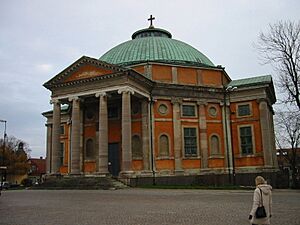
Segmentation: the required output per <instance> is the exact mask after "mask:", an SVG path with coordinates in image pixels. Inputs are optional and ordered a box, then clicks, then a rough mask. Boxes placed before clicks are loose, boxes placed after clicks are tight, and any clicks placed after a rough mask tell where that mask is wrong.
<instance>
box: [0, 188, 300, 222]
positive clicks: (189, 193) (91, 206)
mask: <svg viewBox="0 0 300 225" xmlns="http://www.w3.org/2000/svg"><path fill="white" fill-rule="evenodd" d="M251 204H252V191H239V190H234V191H223V190H222V191H221V190H152V189H123V190H60V191H58V190H57V191H49V190H21V191H4V192H3V194H2V196H1V197H0V224H1V225H2V224H3V225H29V224H37V225H39V224H45V225H85V224H86V225H116V224H117V225H127V224H128V225H147V224H149V225H150V224H153V225H167V224H172V225H176V224H178V225H179V224H180V225H190V224H201V225H221V224H222V225H224V224H225V225H244V224H245V225H246V224H249V222H248V220H247V218H248V214H249V211H250V208H251ZM299 212H300V191H295V190H274V191H273V217H272V225H285V224H286V225H299V224H300V215H299Z"/></svg>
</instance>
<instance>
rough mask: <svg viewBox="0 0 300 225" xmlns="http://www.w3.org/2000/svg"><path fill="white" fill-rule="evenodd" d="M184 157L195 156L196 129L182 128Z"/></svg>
mask: <svg viewBox="0 0 300 225" xmlns="http://www.w3.org/2000/svg"><path fill="white" fill-rule="evenodd" d="M183 130H184V155H185V156H186V157H189V156H197V131H196V128H184V129H183Z"/></svg>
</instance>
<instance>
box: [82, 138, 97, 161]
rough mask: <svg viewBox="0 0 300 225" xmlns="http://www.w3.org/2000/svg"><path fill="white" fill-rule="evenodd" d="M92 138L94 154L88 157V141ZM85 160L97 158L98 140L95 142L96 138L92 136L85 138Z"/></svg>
mask: <svg viewBox="0 0 300 225" xmlns="http://www.w3.org/2000/svg"><path fill="white" fill-rule="evenodd" d="M89 140H91V141H92V142H93V151H92V153H93V156H92V157H87V142H88V141H89ZM84 150H85V151H84V160H86V161H91V160H96V142H95V139H94V138H92V137H88V138H86V140H85V149H84Z"/></svg>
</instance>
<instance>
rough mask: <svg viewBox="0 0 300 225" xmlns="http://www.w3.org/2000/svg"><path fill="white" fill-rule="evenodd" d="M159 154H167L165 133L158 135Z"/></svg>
mask: <svg viewBox="0 0 300 225" xmlns="http://www.w3.org/2000/svg"><path fill="white" fill-rule="evenodd" d="M159 156H169V138H168V136H167V135H165V134H163V135H161V136H160V137H159Z"/></svg>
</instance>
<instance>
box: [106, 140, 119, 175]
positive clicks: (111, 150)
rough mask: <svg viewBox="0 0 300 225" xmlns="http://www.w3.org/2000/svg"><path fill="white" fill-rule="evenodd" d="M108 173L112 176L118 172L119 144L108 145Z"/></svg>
mask: <svg viewBox="0 0 300 225" xmlns="http://www.w3.org/2000/svg"><path fill="white" fill-rule="evenodd" d="M108 171H109V173H110V174H111V175H113V176H118V175H119V172H120V157H119V143H109V144H108Z"/></svg>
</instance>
